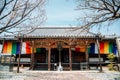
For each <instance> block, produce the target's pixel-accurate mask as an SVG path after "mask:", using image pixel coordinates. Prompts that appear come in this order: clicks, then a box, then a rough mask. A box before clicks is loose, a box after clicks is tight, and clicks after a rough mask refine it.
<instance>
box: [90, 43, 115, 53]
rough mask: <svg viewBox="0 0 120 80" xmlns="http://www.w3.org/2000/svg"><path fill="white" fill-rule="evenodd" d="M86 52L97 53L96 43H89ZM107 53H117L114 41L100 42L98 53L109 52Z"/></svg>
mask: <svg viewBox="0 0 120 80" xmlns="http://www.w3.org/2000/svg"><path fill="white" fill-rule="evenodd" d="M88 53H90V54H96V53H97V54H98V48H97V44H95V43H91V44H90V47H89V48H88ZM109 53H114V54H116V53H117V47H116V44H115V43H112V42H100V54H109Z"/></svg>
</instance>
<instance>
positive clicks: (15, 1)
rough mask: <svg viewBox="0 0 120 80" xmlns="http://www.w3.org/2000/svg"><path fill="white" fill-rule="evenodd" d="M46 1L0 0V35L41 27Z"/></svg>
mask: <svg viewBox="0 0 120 80" xmlns="http://www.w3.org/2000/svg"><path fill="white" fill-rule="evenodd" d="M46 1H47V0H0V33H2V32H7V31H9V30H10V29H13V28H16V29H17V30H18V29H26V28H27V29H28V27H32V28H33V26H38V25H41V24H42V23H43V22H44V21H45V9H44V7H43V6H44V5H45V2H46ZM33 23H34V24H33ZM16 29H14V30H13V31H15V30H16Z"/></svg>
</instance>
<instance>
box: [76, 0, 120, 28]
mask: <svg viewBox="0 0 120 80" xmlns="http://www.w3.org/2000/svg"><path fill="white" fill-rule="evenodd" d="M75 1H76V4H77V9H76V10H80V13H81V12H83V14H81V15H82V17H79V18H78V21H79V26H80V27H79V28H83V29H84V30H89V29H90V28H91V27H93V26H96V25H97V26H99V27H100V26H101V25H102V24H104V23H105V24H107V25H109V24H111V23H114V22H116V21H118V20H119V19H120V0H75Z"/></svg>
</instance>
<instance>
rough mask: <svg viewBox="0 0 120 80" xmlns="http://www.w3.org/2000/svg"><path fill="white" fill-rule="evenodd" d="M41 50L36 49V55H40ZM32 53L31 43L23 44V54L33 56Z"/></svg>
mask: <svg viewBox="0 0 120 80" xmlns="http://www.w3.org/2000/svg"><path fill="white" fill-rule="evenodd" d="M40 52H41V48H34V53H40ZM31 53H32V47H31V45H30V43H29V42H23V43H22V51H21V54H31Z"/></svg>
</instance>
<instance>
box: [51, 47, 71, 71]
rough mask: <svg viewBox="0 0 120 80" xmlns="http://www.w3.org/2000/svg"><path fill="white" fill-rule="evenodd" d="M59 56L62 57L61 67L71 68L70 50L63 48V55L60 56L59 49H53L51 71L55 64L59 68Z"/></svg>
mask: <svg viewBox="0 0 120 80" xmlns="http://www.w3.org/2000/svg"><path fill="white" fill-rule="evenodd" d="M59 56H61V65H62V66H63V68H64V67H66V66H69V49H68V48H63V49H62V51H61V54H60V55H59V51H58V49H57V48H52V49H51V64H52V66H51V69H54V64H57V66H59Z"/></svg>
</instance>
